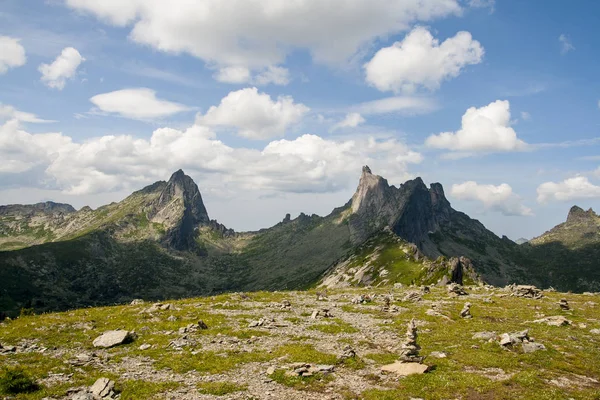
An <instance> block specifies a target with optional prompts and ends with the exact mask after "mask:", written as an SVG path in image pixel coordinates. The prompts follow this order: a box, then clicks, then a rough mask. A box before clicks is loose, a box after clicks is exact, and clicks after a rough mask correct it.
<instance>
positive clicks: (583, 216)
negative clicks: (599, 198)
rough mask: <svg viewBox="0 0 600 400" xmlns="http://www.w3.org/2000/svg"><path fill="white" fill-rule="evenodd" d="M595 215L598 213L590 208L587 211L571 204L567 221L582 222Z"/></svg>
mask: <svg viewBox="0 0 600 400" xmlns="http://www.w3.org/2000/svg"><path fill="white" fill-rule="evenodd" d="M597 216H598V215H597V214H596V213H595V212H594V210H592V209H591V208H590V209H589V210H587V211H584V210H583V208H581V207H578V206H573V207H571V209H570V210H569V214H568V215H567V223H576V222H582V221H585V220H588V219H592V218H594V217H597Z"/></svg>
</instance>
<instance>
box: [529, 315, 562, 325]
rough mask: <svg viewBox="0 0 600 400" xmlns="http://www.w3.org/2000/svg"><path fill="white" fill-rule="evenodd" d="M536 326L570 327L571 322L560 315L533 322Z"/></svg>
mask: <svg viewBox="0 0 600 400" xmlns="http://www.w3.org/2000/svg"><path fill="white" fill-rule="evenodd" d="M533 322H534V323H536V324H546V325H550V326H566V325H571V321H569V320H568V319H566V318H565V317H563V316H562V315H553V316H551V317H545V318H542V319H536V320H535V321H533Z"/></svg>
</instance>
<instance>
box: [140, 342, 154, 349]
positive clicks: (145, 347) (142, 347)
mask: <svg viewBox="0 0 600 400" xmlns="http://www.w3.org/2000/svg"><path fill="white" fill-rule="evenodd" d="M150 348H152V345H151V344H148V343H144V344H143V345H141V346H140V350H148V349H150Z"/></svg>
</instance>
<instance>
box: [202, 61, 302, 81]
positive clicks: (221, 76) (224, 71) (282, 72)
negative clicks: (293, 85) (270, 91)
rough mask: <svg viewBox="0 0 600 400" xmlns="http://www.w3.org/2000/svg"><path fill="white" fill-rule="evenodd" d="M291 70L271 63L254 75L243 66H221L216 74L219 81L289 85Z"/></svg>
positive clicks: (215, 76)
mask: <svg viewBox="0 0 600 400" xmlns="http://www.w3.org/2000/svg"><path fill="white" fill-rule="evenodd" d="M289 74H290V71H289V70H288V69H287V68H283V67H278V66H273V65H270V66H268V67H267V68H264V69H263V70H261V71H260V72H258V73H257V74H256V75H255V76H252V72H251V71H250V69H248V68H246V67H243V66H229V67H222V68H220V69H219V70H218V71H217V72H216V73H215V74H214V75H213V78H215V79H216V80H217V81H219V82H225V83H232V84H242V83H252V84H255V85H258V86H263V85H268V84H274V85H283V86H285V85H287V84H288V83H289V82H290V76H289Z"/></svg>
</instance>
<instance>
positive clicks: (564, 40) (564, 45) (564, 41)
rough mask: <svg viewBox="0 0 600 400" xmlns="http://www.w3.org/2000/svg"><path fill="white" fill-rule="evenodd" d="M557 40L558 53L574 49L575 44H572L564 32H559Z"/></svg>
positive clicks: (563, 53) (565, 52)
mask: <svg viewBox="0 0 600 400" xmlns="http://www.w3.org/2000/svg"><path fill="white" fill-rule="evenodd" d="M558 42H559V43H560V54H562V55H565V54H567V53H568V52H570V51H572V50H575V46H573V44H572V43H571V40H570V39H569V38H568V37H567V35H565V34H564V33H561V35H560V36H559V37H558Z"/></svg>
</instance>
